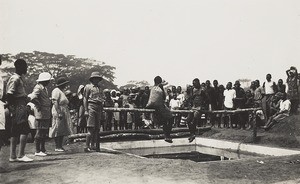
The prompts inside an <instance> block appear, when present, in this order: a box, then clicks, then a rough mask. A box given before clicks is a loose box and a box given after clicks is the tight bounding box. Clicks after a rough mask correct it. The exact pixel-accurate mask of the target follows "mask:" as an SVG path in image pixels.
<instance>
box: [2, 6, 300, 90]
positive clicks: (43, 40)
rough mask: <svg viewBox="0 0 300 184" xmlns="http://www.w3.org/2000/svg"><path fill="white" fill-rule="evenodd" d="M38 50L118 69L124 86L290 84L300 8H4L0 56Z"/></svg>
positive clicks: (299, 52)
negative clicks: (269, 80) (268, 80)
mask: <svg viewBox="0 0 300 184" xmlns="http://www.w3.org/2000/svg"><path fill="white" fill-rule="evenodd" d="M35 50H37V51H43V52H50V53H56V54H66V55H75V56H76V57H85V58H92V59H97V60H99V61H103V62H105V63H106V64H108V65H111V66H115V67H116V70H115V76H116V79H115V84H117V85H119V86H121V85H125V84H126V83H127V82H128V81H130V80H137V81H141V80H146V81H148V82H149V83H150V84H152V83H153V78H154V77H155V76H157V75H160V76H161V77H162V78H164V79H165V80H166V81H168V82H169V84H172V85H181V86H185V85H186V84H191V83H192V80H193V79H194V78H199V79H200V81H201V82H204V81H205V80H211V81H212V80H214V79H217V80H219V81H220V83H223V84H226V83H227V82H228V81H232V82H234V81H235V80H237V79H241V78H242V79H244V78H247V79H251V80H255V79H260V80H264V79H265V76H266V74H267V73H271V74H272V76H273V79H274V80H275V81H277V80H278V79H279V78H282V79H284V80H285V79H286V74H285V71H286V70H287V69H288V68H289V67H290V66H296V67H297V68H298V69H300V64H299V61H300V1H299V0H188V1H186V0H106V1H104V0H89V1H84V0H51V1H46V0H26V1H22V0H18V1H17V0H0V53H12V54H16V53H19V52H32V51H35ZM41 62H43V61H41Z"/></svg>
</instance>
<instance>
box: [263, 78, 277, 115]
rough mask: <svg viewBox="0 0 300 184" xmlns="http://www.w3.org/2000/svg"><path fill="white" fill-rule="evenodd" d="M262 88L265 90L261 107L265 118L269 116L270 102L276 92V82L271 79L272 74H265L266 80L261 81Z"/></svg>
mask: <svg viewBox="0 0 300 184" xmlns="http://www.w3.org/2000/svg"><path fill="white" fill-rule="evenodd" d="M263 88H264V91H265V96H264V98H263V101H262V109H263V111H264V114H265V116H266V117H267V118H269V117H270V103H271V99H272V96H274V94H275V93H276V92H277V86H276V83H275V82H274V81H273V80H272V75H271V74H267V75H266V81H265V82H264V83H263Z"/></svg>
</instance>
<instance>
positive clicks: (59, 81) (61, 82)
mask: <svg viewBox="0 0 300 184" xmlns="http://www.w3.org/2000/svg"><path fill="white" fill-rule="evenodd" d="M68 83H69V81H68V79H67V78H66V77H60V78H58V79H57V81H56V86H57V87H59V86H62V85H64V84H68Z"/></svg>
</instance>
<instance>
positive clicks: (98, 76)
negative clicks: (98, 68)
mask: <svg viewBox="0 0 300 184" xmlns="http://www.w3.org/2000/svg"><path fill="white" fill-rule="evenodd" d="M92 78H100V80H102V79H103V78H102V76H101V75H100V73H99V72H92V74H91V76H90V80H91V79H92Z"/></svg>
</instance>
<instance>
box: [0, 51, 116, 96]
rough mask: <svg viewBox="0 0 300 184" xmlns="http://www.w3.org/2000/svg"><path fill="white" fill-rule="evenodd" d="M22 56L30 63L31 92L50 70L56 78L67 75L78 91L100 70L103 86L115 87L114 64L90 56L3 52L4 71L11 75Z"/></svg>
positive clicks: (73, 89)
mask: <svg viewBox="0 0 300 184" xmlns="http://www.w3.org/2000/svg"><path fill="white" fill-rule="evenodd" d="M18 58H22V59H24V60H25V61H26V62H27V63H28V74H27V76H28V77H27V80H28V88H29V92H31V90H32V88H33V86H34V85H35V83H36V82H35V80H36V79H37V78H38V75H39V74H40V73H41V72H50V73H51V74H52V75H53V77H54V78H57V77H59V76H67V77H68V78H69V80H70V86H71V90H72V91H76V90H77V88H78V86H79V85H80V84H86V83H88V82H89V81H88V79H89V76H90V74H91V73H92V72H93V71H98V72H100V74H102V75H103V78H104V80H103V81H104V82H102V84H101V85H102V87H103V88H107V87H109V88H114V89H116V88H117V87H116V85H114V84H113V82H114V79H115V76H114V75H115V73H114V70H115V69H116V68H115V67H113V66H110V65H106V64H105V63H104V62H101V61H97V60H94V59H88V58H76V57H75V56H74V55H63V54H53V53H47V52H40V51H33V52H32V53H25V52H21V53H19V54H16V55H11V54H2V60H3V62H5V63H8V64H7V65H6V67H4V72H6V73H7V75H11V74H12V73H13V72H14V66H13V64H12V63H13V62H14V61H15V60H16V59H18Z"/></svg>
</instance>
